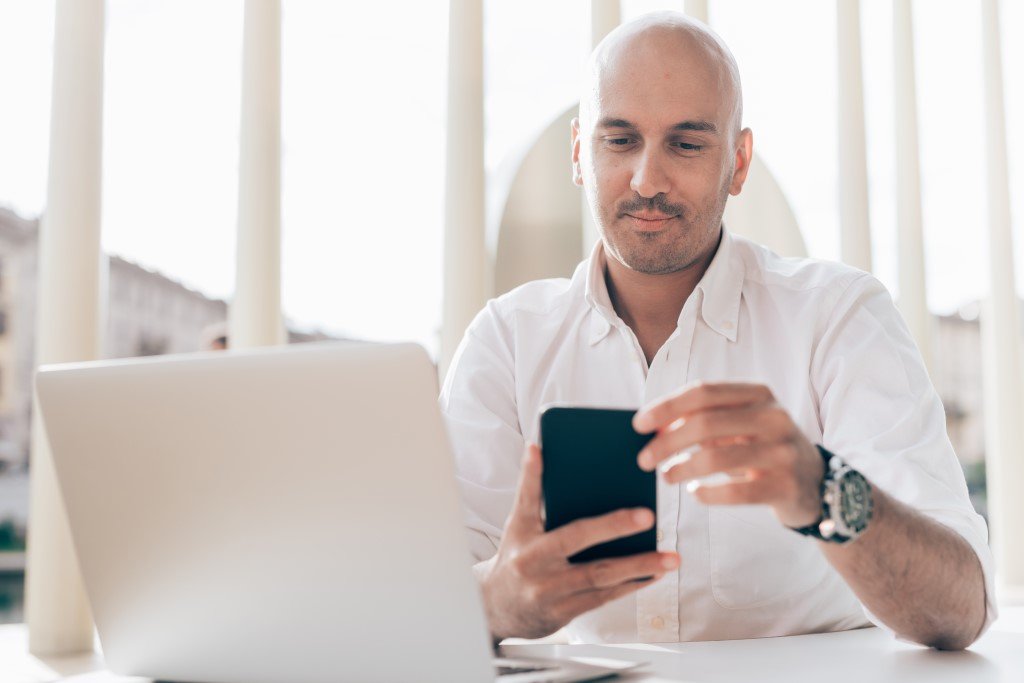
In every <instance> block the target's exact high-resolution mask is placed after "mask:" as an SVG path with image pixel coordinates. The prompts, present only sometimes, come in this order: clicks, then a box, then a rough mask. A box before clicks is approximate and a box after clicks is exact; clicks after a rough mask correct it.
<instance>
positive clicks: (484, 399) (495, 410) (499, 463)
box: [439, 301, 525, 561]
mask: <svg viewBox="0 0 1024 683" xmlns="http://www.w3.org/2000/svg"><path fill="white" fill-rule="evenodd" d="M514 363H515V361H514V354H513V352H512V347H511V335H510V334H509V333H508V328H507V327H506V326H505V325H504V324H503V322H502V320H501V317H500V312H499V310H498V305H497V303H496V302H494V301H492V302H491V303H489V304H488V305H487V307H485V308H484V310H482V311H481V312H480V313H479V314H478V315H477V317H476V319H474V321H473V323H472V324H471V325H470V326H469V328H468V329H467V331H466V334H465V336H464V337H463V339H462V343H461V344H459V347H458V349H457V350H456V352H455V355H454V357H453V359H452V363H451V365H450V366H449V369H448V374H447V376H446V377H445V382H444V386H443V387H442V389H441V396H440V399H439V400H440V406H441V413H442V415H443V416H444V419H445V424H446V426H447V428H448V436H449V439H450V440H451V444H452V450H453V452H454V457H455V474H456V479H457V481H458V486H459V490H460V493H461V495H462V504H463V510H464V514H465V523H466V528H467V530H468V533H469V543H470V550H471V552H472V554H473V557H474V558H475V559H476V560H477V561H482V560H486V559H489V558H490V557H491V556H492V555H494V553H495V552H496V551H497V549H498V543H499V542H500V540H501V536H502V531H503V530H504V528H505V520H506V519H507V518H508V515H509V513H510V512H511V510H512V502H513V500H514V499H515V492H516V485H517V483H518V480H519V472H520V467H521V464H520V463H521V460H522V456H523V449H524V448H525V442H524V439H523V435H522V430H521V429H520V427H519V417H518V413H517V409H516V400H515V396H516V388H515V375H514Z"/></svg>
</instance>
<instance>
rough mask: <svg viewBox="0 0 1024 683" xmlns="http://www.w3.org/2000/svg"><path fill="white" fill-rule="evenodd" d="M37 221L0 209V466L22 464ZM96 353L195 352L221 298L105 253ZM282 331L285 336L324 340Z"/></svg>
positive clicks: (216, 321)
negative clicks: (101, 331)
mask: <svg viewBox="0 0 1024 683" xmlns="http://www.w3.org/2000/svg"><path fill="white" fill-rule="evenodd" d="M38 232H39V221H38V220H28V219H25V218H22V217H20V216H18V215H17V214H15V213H14V212H12V211H9V210H7V209H4V208H0V471H2V470H5V469H6V470H8V471H10V470H18V469H24V468H25V467H26V466H27V463H28V447H29V414H30V410H31V406H32V372H33V368H34V361H35V313H36V284H37V278H36V267H37V263H36V262H37V252H38V248H37V247H38ZM105 265H106V267H105V268H104V270H103V276H104V289H105V291H106V292H107V297H106V306H105V307H104V309H103V314H104V317H105V319H106V322H105V325H104V328H105V334H104V338H103V345H102V349H103V351H102V355H103V357H104V358H125V357H132V356H153V355H159V354H164V353H185V352H189V351H197V350H199V349H200V348H202V347H203V346H204V342H209V340H208V339H205V338H204V335H205V336H206V337H208V336H209V334H210V330H211V329H213V330H215V329H217V327H218V326H221V325H223V324H224V321H225V320H226V318H227V303H226V302H224V301H222V300H219V299H211V298H209V297H207V296H205V295H203V294H201V293H200V292H197V291H195V290H192V289H189V288H188V287H186V286H184V285H183V284H181V283H180V282H177V281H175V280H172V279H170V278H168V277H166V276H164V275H161V274H160V273H156V272H153V271H151V270H148V269H146V268H144V267H142V266H140V265H137V264H135V263H132V262H130V261H126V260H125V259H122V258H119V257H117V256H111V257H109V258H107V259H106V264H105ZM330 338H331V337H328V336H327V335H324V334H322V333H319V332H313V333H303V332H295V331H289V341H290V342H293V343H294V342H302V341H314V340H320V339H330Z"/></svg>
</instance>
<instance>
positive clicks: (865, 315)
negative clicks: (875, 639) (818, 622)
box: [811, 274, 997, 636]
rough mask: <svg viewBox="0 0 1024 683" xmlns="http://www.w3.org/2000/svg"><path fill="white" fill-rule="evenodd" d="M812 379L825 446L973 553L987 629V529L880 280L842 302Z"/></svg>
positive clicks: (990, 578)
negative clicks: (942, 527) (957, 536)
mask: <svg viewBox="0 0 1024 683" xmlns="http://www.w3.org/2000/svg"><path fill="white" fill-rule="evenodd" d="M811 373H812V374H811V380H812V384H813V385H814V391H815V392H816V394H817V396H818V397H819V419H820V421H821V427H822V434H823V437H822V441H823V445H824V446H825V447H826V448H828V449H829V450H831V451H833V452H835V453H837V454H839V455H840V456H842V457H843V458H844V459H845V460H846V462H848V463H849V464H850V465H851V466H852V467H853V468H855V469H856V470H858V471H860V472H861V473H862V474H864V476H865V477H867V478H868V480H869V481H870V482H871V483H872V484H873V485H874V486H877V487H879V488H881V489H883V490H884V491H885V492H886V493H887V494H889V495H890V496H892V497H894V498H896V499H897V500H900V501H902V502H903V503H906V504H907V505H909V506H911V507H913V508H915V509H917V510H918V511H920V512H922V513H923V514H925V515H927V516H929V517H931V518H932V519H934V520H936V521H937V522H939V523H941V524H943V525H945V526H947V527H949V528H950V529H952V530H953V531H955V532H956V533H958V534H960V536H962V537H963V538H964V540H966V541H967V543H968V544H970V546H971V548H972V549H973V550H974V552H975V553H976V554H977V556H978V561H979V562H980V564H981V568H982V571H983V573H984V576H985V592H986V602H987V614H986V619H985V625H984V627H983V629H982V631H983V632H984V630H986V629H988V627H989V626H990V625H991V623H992V622H993V621H994V620H995V618H996V616H997V610H996V605H995V590H994V575H993V565H994V562H993V559H992V551H991V549H990V548H989V545H988V527H987V525H986V524H985V519H984V518H983V517H982V516H981V515H979V514H978V513H977V512H976V511H975V510H974V508H973V506H972V505H971V501H970V498H969V496H968V493H967V483H966V481H965V479H964V475H963V470H962V469H961V467H960V463H959V461H958V459H957V457H956V454H955V453H954V452H953V446H952V444H951V443H950V441H949V437H948V435H947V432H946V417H945V411H944V410H943V406H942V401H941V400H940V398H939V396H938V393H937V392H936V391H935V388H934V387H933V386H932V383H931V380H930V378H929V376H928V371H927V369H926V368H925V365H924V362H923V360H922V358H921V354H920V352H919V351H918V348H917V345H916V344H915V343H914V340H913V337H912V336H911V334H910V330H909V329H908V328H907V326H906V324H905V323H904V321H903V318H902V317H901V316H900V314H899V312H898V311H897V309H896V307H895V305H894V304H893V301H892V298H891V297H890V296H889V293H888V291H887V290H886V289H885V287H884V286H883V285H882V284H881V283H880V282H879V281H878V280H877V279H875V278H874V277H872V276H870V275H867V274H864V275H863V276H861V277H860V278H858V279H856V280H855V281H853V282H852V283H851V284H850V285H849V286H848V287H847V288H846V290H845V292H843V293H842V294H840V295H839V297H838V299H837V300H836V301H835V305H834V306H833V309H832V313H831V319H830V320H829V322H828V324H827V325H826V328H825V329H824V331H823V333H822V335H821V338H820V341H819V343H818V347H817V349H816V351H815V356H814V361H813V363H812V367H811ZM865 613H866V615H867V617H868V619H870V620H871V621H872V622H873V623H875V624H877V625H879V626H883V627H886V626H885V625H884V624H882V623H881V622H880V621H879V619H878V618H877V617H875V616H874V615H873V614H871V613H870V612H869V611H867V610H866V609H865ZM886 628H887V629H888V627H886ZM888 630H890V631H891V630H892V629H888ZM896 635H897V636H899V635H900V634H896Z"/></svg>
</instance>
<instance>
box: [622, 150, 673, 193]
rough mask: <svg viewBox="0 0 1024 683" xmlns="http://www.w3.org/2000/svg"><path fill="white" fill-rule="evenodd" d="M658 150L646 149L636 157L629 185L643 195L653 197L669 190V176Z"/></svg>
mask: <svg viewBox="0 0 1024 683" xmlns="http://www.w3.org/2000/svg"><path fill="white" fill-rule="evenodd" d="M664 161H665V160H664V159H662V157H661V155H660V154H659V153H658V150H652V149H646V150H644V151H643V152H642V153H641V154H639V155H638V156H637V157H636V167H635V168H634V169H633V178H632V180H631V181H630V183H629V187H630V188H631V189H632V190H633V191H634V192H636V193H637V194H638V195H640V196H641V197H646V198H651V197H654V196H656V195H658V194H663V193H664V194H667V193H668V191H669V189H670V188H669V184H670V183H669V177H668V174H667V173H666V172H665V165H664Z"/></svg>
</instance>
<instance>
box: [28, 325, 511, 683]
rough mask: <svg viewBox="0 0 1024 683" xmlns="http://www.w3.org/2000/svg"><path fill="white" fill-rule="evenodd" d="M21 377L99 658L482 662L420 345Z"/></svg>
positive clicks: (211, 664) (375, 668)
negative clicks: (28, 388)
mask: <svg viewBox="0 0 1024 683" xmlns="http://www.w3.org/2000/svg"><path fill="white" fill-rule="evenodd" d="M36 382H37V388H38V395H39V403H40V406H41V408H42V414H43V419H44V422H45V425H46V431H47V434H48V436H49V441H50V446H51V450H52V452H53V457H54V463H55V466H56V471H57V476H58V480H59V482H60V486H61V489H62V493H63V496H64V500H65V504H66V508H67V511H68V516H69V520H70V525H71V530H72V535H73V537H74V542H75V547H76V550H77V553H78V559H79V564H80V566H81V571H82V575H83V579H84V581H85V585H86V589H87V593H88V595H89V598H90V601H91V603H92V609H93V613H94V617H95V620H96V626H97V629H98V631H99V635H100V640H101V642H102V645H103V650H104V655H105V658H106V661H107V664H108V666H109V667H110V668H111V669H112V670H114V671H115V672H117V673H122V674H130V675H142V676H149V677H154V678H161V679H171V680H181V681H208V682H210V683H220V682H224V683H229V682H231V683H233V682H239V681H246V682H250V683H260V682H264V681H265V682H267V683H271V682H274V683H277V682H279V681H282V680H288V681H296V682H308V683H320V682H326V681H332V682H334V681H339V680H358V681H395V680H419V679H423V678H424V674H425V672H430V673H427V674H426V676H427V678H435V677H438V676H439V677H440V678H443V679H444V680H450V681H481V680H489V679H491V678H492V677H493V675H494V669H493V667H492V666H491V661H490V647H489V640H488V635H487V626H486V622H485V619H484V616H483V610H482V607H481V604H480V597H479V594H478V590H477V586H476V582H475V580H474V579H473V577H472V575H471V569H470V565H471V557H470V554H469V550H468V546H467V542H466V538H465V535H464V531H463V528H462V519H461V514H460V509H459V502H458V494H457V491H456V487H455V479H454V472H453V465H452V459H451V455H450V450H449V447H448V442H447V437H446V434H445V431H444V426H443V423H442V418H441V416H440V413H439V410H438V408H437V402H436V392H437V380H436V371H435V369H434V367H433V365H432V363H431V362H430V360H429V358H428V357H427V355H426V353H425V352H424V351H423V349H421V348H420V347H418V346H416V345H411V344H398V345H369V344H331V343H326V344H306V345H302V346H293V347H278V348H271V349H260V350H247V351H235V352H229V353H202V354H189V355H182V356H164V357H160V358H156V359H130V360H119V361H104V362H95V363H82V364H70V365H62V366H50V367H45V368H42V369H41V370H40V371H39V373H38V374H37V379H36Z"/></svg>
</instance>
